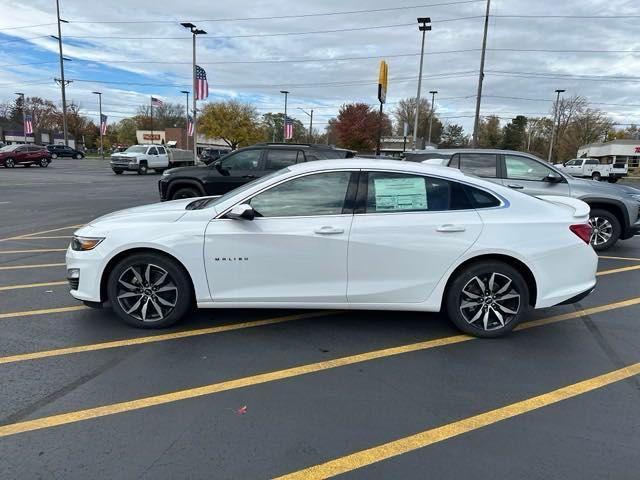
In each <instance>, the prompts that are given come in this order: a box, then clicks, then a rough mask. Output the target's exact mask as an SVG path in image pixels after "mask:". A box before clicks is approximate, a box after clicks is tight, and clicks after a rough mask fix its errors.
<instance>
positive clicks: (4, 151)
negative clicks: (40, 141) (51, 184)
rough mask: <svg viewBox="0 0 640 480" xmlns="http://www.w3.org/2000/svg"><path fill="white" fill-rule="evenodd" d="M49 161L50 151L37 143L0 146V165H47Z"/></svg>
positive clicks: (7, 166) (9, 166)
mask: <svg viewBox="0 0 640 480" xmlns="http://www.w3.org/2000/svg"><path fill="white" fill-rule="evenodd" d="M50 163H51V153H50V152H49V150H47V149H46V148H45V147H40V146H38V145H7V146H6V147H2V148H0V165H3V166H4V167H5V168H13V167H15V166H16V165H24V166H25V167H30V166H31V165H39V166H41V167H48V166H49V164H50Z"/></svg>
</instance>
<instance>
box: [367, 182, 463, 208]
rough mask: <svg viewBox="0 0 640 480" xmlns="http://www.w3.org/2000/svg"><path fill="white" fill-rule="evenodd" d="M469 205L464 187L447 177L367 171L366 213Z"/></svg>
mask: <svg viewBox="0 0 640 480" xmlns="http://www.w3.org/2000/svg"><path fill="white" fill-rule="evenodd" d="M469 208H471V204H470V202H469V200H468V198H467V195H466V193H465V191H464V187H463V186H462V185H461V184H459V183H457V182H451V181H449V180H444V179H440V178H433V177H423V176H421V175H411V174H405V173H391V172H370V173H369V179H368V181H367V204H366V212H367V213H383V212H413V211H430V212H437V211H444V210H463V209H469Z"/></svg>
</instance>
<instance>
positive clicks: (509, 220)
mask: <svg viewBox="0 0 640 480" xmlns="http://www.w3.org/2000/svg"><path fill="white" fill-rule="evenodd" d="M588 216H589V207H588V205H586V204H585V203H583V202H582V201H580V200H576V199H573V198H568V197H555V196H546V197H545V196H543V197H531V196H528V195H524V194H522V193H519V192H515V191H513V190H511V189H509V188H507V187H503V186H501V185H496V184H494V183H490V182H488V181H485V180H482V179H480V178H476V177H471V176H467V175H465V174H464V173H462V172H460V171H459V170H455V169H449V168H445V167H438V166H429V165H423V164H414V163H409V162H395V161H381V160H366V159H350V160H331V161H317V162H309V163H303V164H299V165H295V166H291V167H288V168H285V169H283V170H279V171H277V172H274V173H272V174H270V175H267V176H265V177H262V178H260V179H258V180H255V181H253V182H251V183H248V184H245V185H243V186H242V187H240V188H238V189H236V190H233V191H231V192H229V193H227V194H225V195H223V196H221V197H204V198H198V199H193V198H189V199H183V200H176V201H172V202H166V203H161V204H154V205H149V206H143V207H136V208H131V209H127V210H122V211H119V212H115V213H112V214H109V215H106V216H103V217H101V218H98V219H97V220H94V221H92V222H91V223H89V224H88V225H86V226H84V227H82V228H81V229H79V230H78V231H76V232H75V235H74V237H73V240H72V243H71V245H70V246H69V249H68V251H67V277H68V279H69V283H70V285H71V295H73V296H74V297H75V298H77V299H79V300H82V301H84V302H85V303H86V304H88V305H90V306H102V304H104V303H109V304H110V305H111V307H112V309H113V311H114V312H115V313H116V314H117V315H118V316H119V317H120V318H122V320H124V321H125V322H127V323H129V324H131V325H133V326H136V327H143V328H154V327H166V326H169V325H172V324H174V323H175V322H177V321H178V320H180V319H181V318H183V317H185V315H186V314H187V313H188V312H189V311H190V309H191V308H192V306H197V307H199V308H237V307H242V308H247V307H248V308H293V309H303V308H304V309H324V308H326V309H371V310H374V309H375V310H409V311H422V312H440V311H442V312H446V314H447V316H448V317H449V319H450V320H451V321H452V322H453V323H454V324H455V325H456V326H457V327H458V328H459V329H460V330H462V331H464V332H466V333H468V334H471V335H475V336H478V337H496V336H499V335H502V334H505V333H507V332H509V331H510V330H512V329H513V328H514V327H515V326H516V325H517V324H518V323H519V322H520V321H521V320H522V318H523V317H524V316H525V315H526V312H527V310H528V309H529V308H545V307H551V306H553V305H558V304H565V303H571V302H575V301H578V300H580V299H581V298H583V297H584V296H586V295H588V294H589V293H590V292H591V291H592V290H593V288H594V285H595V282H596V280H595V273H596V266H597V256H596V255H595V253H594V251H593V249H592V248H591V247H590V246H589V237H590V234H591V228H590V226H589V224H588Z"/></svg>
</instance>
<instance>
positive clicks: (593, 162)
mask: <svg viewBox="0 0 640 480" xmlns="http://www.w3.org/2000/svg"><path fill="white" fill-rule="evenodd" d="M584 163H585V164H586V165H600V162H599V161H598V160H587V161H586V162H584Z"/></svg>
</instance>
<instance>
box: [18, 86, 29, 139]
mask: <svg viewBox="0 0 640 480" xmlns="http://www.w3.org/2000/svg"><path fill="white" fill-rule="evenodd" d="M15 94H16V95H18V97H20V100H21V101H22V102H21V103H22V135H23V138H24V144H25V145H26V144H27V106H26V105H25V104H24V93H22V92H16V93H15Z"/></svg>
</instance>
